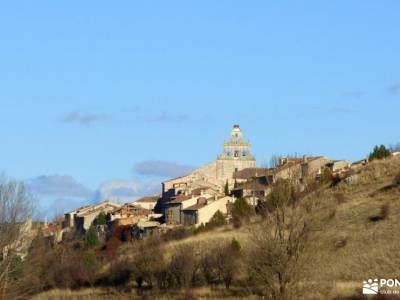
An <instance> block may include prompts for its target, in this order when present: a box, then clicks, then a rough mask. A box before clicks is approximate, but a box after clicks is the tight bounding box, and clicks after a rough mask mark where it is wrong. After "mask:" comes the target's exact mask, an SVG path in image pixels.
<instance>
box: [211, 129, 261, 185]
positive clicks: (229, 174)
mask: <svg viewBox="0 0 400 300" xmlns="http://www.w3.org/2000/svg"><path fill="white" fill-rule="evenodd" d="M255 166H256V160H255V158H254V156H253V155H252V154H251V153H250V143H249V142H247V141H246V140H244V138H243V133H242V130H241V128H240V126H239V125H237V124H235V125H233V128H232V130H231V136H230V139H229V140H228V141H226V142H225V143H224V146H223V150H222V153H221V155H219V156H218V159H217V179H218V180H220V181H221V182H223V183H225V182H226V180H228V181H231V179H232V178H233V173H234V172H235V171H239V170H242V169H245V168H254V167H255Z"/></svg>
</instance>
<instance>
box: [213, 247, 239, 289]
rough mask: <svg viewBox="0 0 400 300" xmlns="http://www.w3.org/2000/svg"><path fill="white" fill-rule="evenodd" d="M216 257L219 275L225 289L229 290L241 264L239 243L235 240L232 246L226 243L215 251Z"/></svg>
mask: <svg viewBox="0 0 400 300" xmlns="http://www.w3.org/2000/svg"><path fill="white" fill-rule="evenodd" d="M215 256H216V267H217V271H218V275H219V277H220V278H221V279H222V280H223V282H224V284H225V287H226V288H227V289H229V287H230V285H231V283H232V281H233V279H234V276H235V274H236V271H237V267H238V263H239V256H240V244H239V242H238V241H237V240H235V239H234V240H232V242H231V243H230V244H229V243H226V244H225V245H222V246H220V247H218V248H217V249H216V251H215Z"/></svg>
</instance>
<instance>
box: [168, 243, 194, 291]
mask: <svg viewBox="0 0 400 300" xmlns="http://www.w3.org/2000/svg"><path fill="white" fill-rule="evenodd" d="M197 268H198V264H197V261H196V255H195V251H194V248H193V247H192V246H190V245H180V246H179V247H178V248H177V249H176V250H175V252H174V254H173V255H172V259H171V262H170V264H169V267H168V271H169V275H170V276H169V278H170V283H171V285H173V286H177V287H181V288H182V287H184V288H187V287H189V286H190V285H191V283H192V281H193V278H194V275H195V272H196V270H197Z"/></svg>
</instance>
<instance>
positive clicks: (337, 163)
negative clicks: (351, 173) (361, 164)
mask: <svg viewBox="0 0 400 300" xmlns="http://www.w3.org/2000/svg"><path fill="white" fill-rule="evenodd" d="M326 166H327V167H328V168H329V170H330V171H331V172H332V174H333V175H340V174H341V173H343V172H346V171H347V170H349V169H350V166H351V162H350V161H347V160H333V161H331V162H329V163H328V164H327V165H326Z"/></svg>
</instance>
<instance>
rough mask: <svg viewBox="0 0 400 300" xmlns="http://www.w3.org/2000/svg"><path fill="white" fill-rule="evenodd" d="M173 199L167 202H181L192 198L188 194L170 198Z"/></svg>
mask: <svg viewBox="0 0 400 300" xmlns="http://www.w3.org/2000/svg"><path fill="white" fill-rule="evenodd" d="M172 199H173V200H171V201H170V202H169V203H182V202H183V201H186V200H189V199H192V196H190V195H179V196H176V197H174V198H172Z"/></svg>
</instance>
